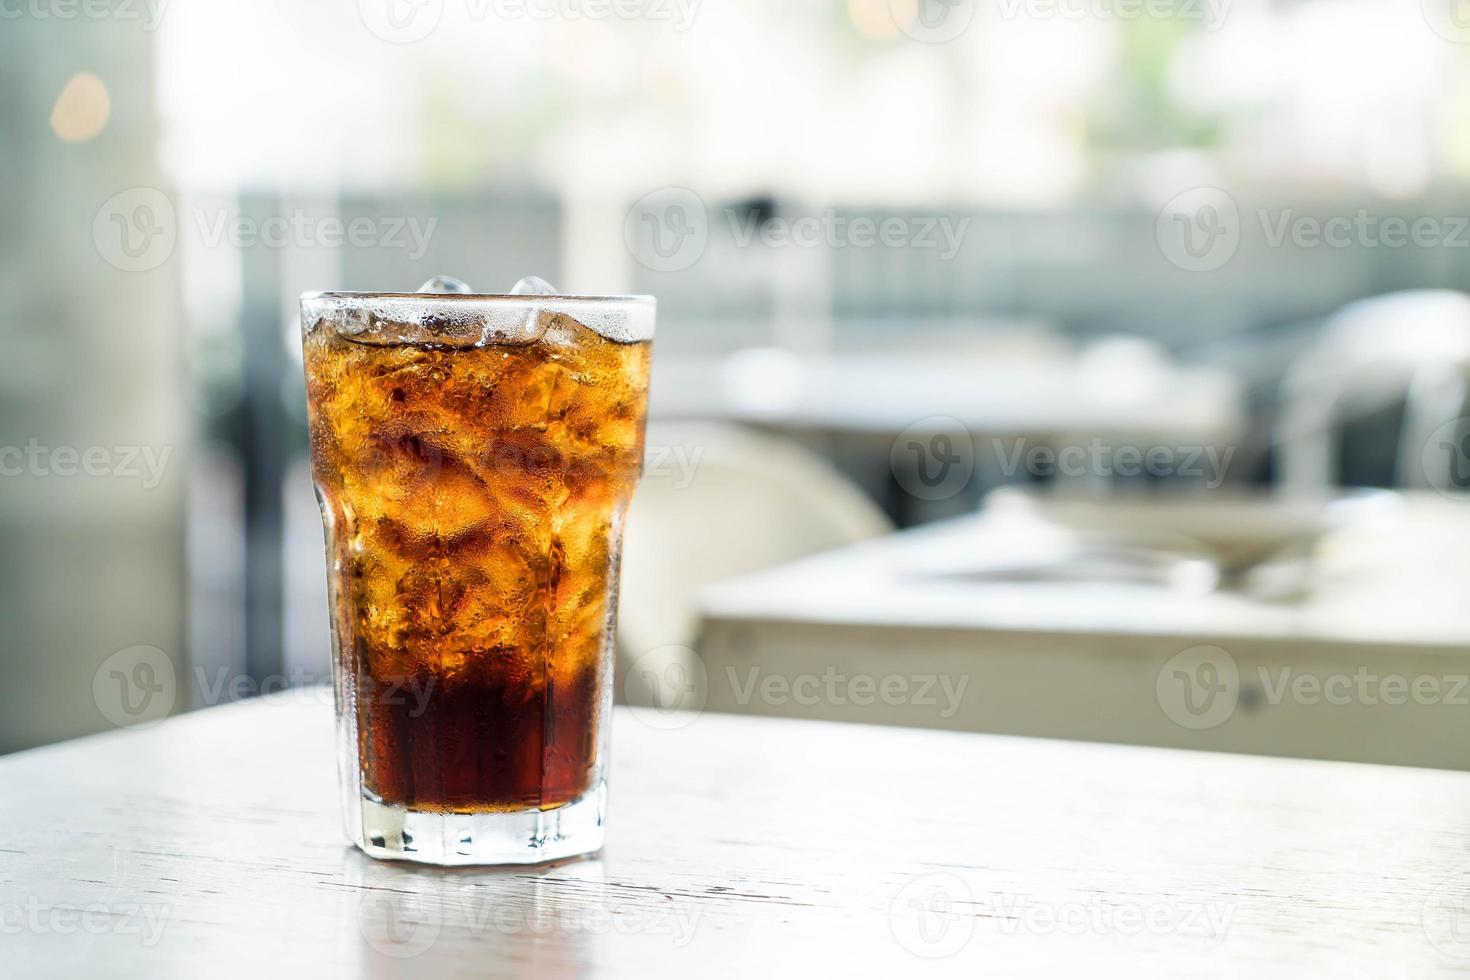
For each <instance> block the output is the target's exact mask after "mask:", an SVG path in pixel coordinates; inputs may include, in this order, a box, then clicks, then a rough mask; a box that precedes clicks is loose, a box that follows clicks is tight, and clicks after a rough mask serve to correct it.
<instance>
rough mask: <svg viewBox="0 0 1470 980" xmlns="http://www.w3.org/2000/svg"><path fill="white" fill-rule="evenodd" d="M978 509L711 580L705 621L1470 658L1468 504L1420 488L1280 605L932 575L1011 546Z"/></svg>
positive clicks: (1339, 548) (1327, 559) (1327, 552)
mask: <svg viewBox="0 0 1470 980" xmlns="http://www.w3.org/2000/svg"><path fill="white" fill-rule="evenodd" d="M1013 531H1014V529H1013V528H1006V527H1000V528H997V527H995V526H993V525H992V524H991V523H990V522H989V521H988V520H987V519H986V518H985V517H983V516H981V515H975V516H971V517H964V518H959V519H955V520H950V521H944V522H940V523H935V524H931V525H925V526H923V527H920V528H917V529H915V530H912V531H907V532H903V533H899V534H895V535H891V536H889V537H885V538H882V539H878V540H875V541H870V542H866V543H864V544H860V545H857V546H854V547H851V548H846V549H842V550H840V551H834V552H828V553H826V554H823V555H817V556H814V557H812V558H808V559H804V560H802V561H798V562H794V563H791V564H789V565H784V566H781V567H779V568H775V569H771V570H768V571H764V572H758V573H755V574H753V575H749V576H744V577H741V578H738V579H733V580H729V581H726V582H721V583H718V584H716V585H712V586H709V587H708V588H706V589H705V590H704V591H703V593H702V594H701V608H702V611H703V613H704V615H705V616H706V618H707V619H711V620H718V621H720V622H726V623H728V622H740V621H761V622H794V623H815V624H823V623H825V624H834V625H835V624H840V625H848V626H863V625H870V626H893V627H903V628H908V629H919V630H938V629H957V630H969V631H976V632H984V631H1003V632H1022V633H1038V634H1041V633H1047V634H1055V633H1060V634H1069V635H1102V636H1108V637H1115V638H1116V637H1124V638H1126V637H1130V636H1144V637H1152V636H1162V635H1168V636H1180V637H1208V638H1212V639H1217V640H1220V641H1226V640H1231V639H1236V638H1246V639H1252V640H1261V639H1264V640H1275V641H1281V642H1283V643H1290V642H1292V641H1322V642H1328V643H1333V644H1337V645H1340V646H1342V647H1343V648H1344V649H1351V648H1352V647H1353V646H1354V645H1357V644H1374V645H1393V646H1401V647H1403V648H1406V649H1417V650H1424V651H1436V650H1446V651H1452V652H1456V653H1461V654H1463V653H1465V652H1466V651H1467V650H1470V619H1467V617H1466V616H1465V614H1464V609H1465V597H1466V595H1467V589H1470V501H1462V500H1450V499H1447V498H1445V497H1442V496H1439V495H1435V494H1430V493H1425V494H1421V495H1417V496H1411V497H1410V498H1408V499H1407V501H1406V506H1405V508H1404V514H1403V518H1402V520H1401V521H1400V522H1397V523H1390V524H1387V525H1384V526H1381V527H1376V528H1372V529H1366V530H1363V531H1360V532H1352V533H1343V534H1339V535H1336V536H1333V537H1330V538H1328V539H1326V540H1324V541H1323V543H1322V545H1321V547H1320V552H1321V557H1320V562H1319V566H1318V571H1317V573H1316V574H1317V578H1316V582H1315V585H1314V587H1313V588H1312V589H1311V590H1310V591H1309V592H1308V593H1307V594H1306V595H1305V596H1304V597H1302V598H1300V599H1298V600H1293V601H1278V600H1270V599H1263V598H1254V597H1252V596H1250V595H1246V594H1242V593H1240V592H1235V591H1230V590H1222V591H1216V592H1211V593H1208V594H1205V595H1189V594H1182V593H1179V592H1176V591H1172V590H1168V589H1163V588H1159V587H1154V586H1141V585H1126V584H1116V585H1112V584H1102V583H1078V582H1020V583H1012V582H1003V581H977V580H973V579H971V580H966V579H964V578H962V577H947V576H944V575H936V574H934V573H936V572H942V571H943V570H945V569H956V568H963V567H964V564H965V562H966V560H967V559H968V558H970V557H981V558H983V557H985V556H986V555H987V554H988V553H989V552H990V551H992V550H997V549H1000V548H1009V547H1013V546H1014V545H1015V543H1016V542H1015V541H1014V540H1012V539H1011V538H1012V534H1013Z"/></svg>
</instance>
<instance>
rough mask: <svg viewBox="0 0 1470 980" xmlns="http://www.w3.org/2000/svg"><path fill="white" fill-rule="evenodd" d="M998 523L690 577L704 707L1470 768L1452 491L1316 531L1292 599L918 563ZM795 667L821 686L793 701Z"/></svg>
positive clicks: (1458, 513)
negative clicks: (1334, 531) (1211, 690)
mask: <svg viewBox="0 0 1470 980" xmlns="http://www.w3.org/2000/svg"><path fill="white" fill-rule="evenodd" d="M996 531H997V529H996V528H993V527H990V526H988V525H987V522H986V520H985V519H984V518H983V517H981V516H978V515H977V516H975V517H967V518H961V519H957V520H952V521H946V522H941V523H936V524H932V525H926V526H924V527H921V528H918V529H916V530H913V531H908V532H903V533H900V534H896V535H892V536H890V537H887V538H883V539H880V540H876V541H872V542H867V543H865V544H862V545H858V546H856V547H853V548H850V549H845V550H842V551H836V552H830V553H828V554H825V555H818V556H815V557H813V558H809V559H806V560H803V561H799V562H796V563H793V564H790V565H786V566H782V567H780V568H776V569H771V570H769V571H765V572H760V573H757V574H754V575H750V576H746V577H743V578H740V579H736V580H731V581H727V582H723V583H719V584H717V585H714V586H711V587H709V588H708V589H706V590H705V591H704V592H703V593H702V595H701V608H702V614H703V626H702V632H701V638H700V642H699V644H698V646H699V655H700V657H701V658H702V663H701V664H700V665H699V666H700V667H701V668H702V671H703V674H702V675H701V676H702V677H707V696H706V692H705V691H700V692H699V694H700V697H701V698H702V703H703V704H705V705H706V706H708V707H711V708H715V709H718V710H724V711H738V712H748V713H753V714H769V715H785V716H795V717H810V718H826V719H830V720H842V721H861V722H881V723H885V724H899V725H920V726H926V727H935V728H951V729H957V730H964V731H981V732H993V733H1002V734H1016V735H1040V736H1048V737H1058V738H1077V739H1095V740H1099V741H1107V742H1125V743H1132V744H1143V745H1158V746H1167V747H1177V748H1199V749H1211V750H1221V751H1229V752H1254V753H1265V754H1273V755H1288V756H1302V757H1309V758H1324V759H1341V760H1347V761H1356V762H1378V763H1393V764H1401V765H1421V766H1435V767H1444V768H1457V769H1470V618H1467V617H1466V615H1465V609H1466V600H1467V596H1470V500H1451V499H1446V498H1444V497H1441V496H1438V495H1435V494H1427V493H1426V494H1423V495H1420V496H1417V497H1410V498H1409V499H1408V500H1407V501H1406V506H1405V508H1404V515H1403V518H1402V520H1401V522H1399V523H1397V524H1392V525H1390V526H1388V527H1385V528H1374V529H1370V530H1365V531H1363V532H1361V533H1354V534H1344V535H1340V536H1338V537H1335V538H1331V539H1329V540H1328V541H1326V542H1325V543H1324V544H1323V546H1322V548H1321V552H1322V553H1321V556H1320V561H1319V569H1318V574H1317V582H1316V585H1315V587H1314V588H1313V589H1312V590H1311V591H1310V593H1309V594H1308V595H1307V596H1305V597H1304V598H1302V599H1300V600H1297V601H1272V600H1266V599H1259V598H1252V597H1250V596H1248V595H1245V594H1240V593H1237V592H1230V591H1222V592H1214V593H1210V594H1206V595H1188V594H1181V593H1179V592H1174V591H1169V590H1166V589H1162V588H1158V587H1153V586H1130V585H1123V584H1117V585H1108V584H1099V583H1087V582H1054V581H1053V582H1006V581H995V580H976V579H973V578H970V579H966V578H964V577H959V576H956V577H947V576H945V575H943V574H931V573H934V572H938V571H941V570H942V569H944V568H947V567H963V566H964V564H965V562H966V561H967V559H969V558H972V557H975V556H979V557H982V558H983V557H984V556H986V555H987V554H989V553H990V551H991V549H996V548H1000V547H1002V545H1001V544H1000V543H999V541H998V538H997V534H996ZM1176 658H1182V660H1181V659H1176ZM1191 658H1193V659H1191ZM1203 661H1209V662H1208V663H1203ZM1180 671H1182V674H1180V673H1178V672H1180ZM833 675H835V676H836V677H837V678H839V679H845V680H840V684H841V685H845V686H840V687H839V689H838V690H839V695H838V696H837V697H832V696H830V695H828V694H827V693H826V692H827V690H828V688H827V686H826V681H825V679H826V678H828V677H831V676H833ZM811 677H816V678H818V679H821V680H823V683H824V686H823V687H822V688H821V689H820V691H819V695H820V696H818V697H816V698H810V697H808V698H805V699H798V698H797V697H796V692H797V688H795V687H793V686H792V685H795V684H799V683H801V682H802V679H806V678H811ZM1196 677H1198V678H1200V679H1201V681H1202V684H1203V682H1209V681H1212V680H1213V682H1214V683H1215V685H1216V686H1220V685H1224V688H1222V696H1221V698H1220V699H1219V701H1220V703H1221V704H1222V705H1223V706H1224V707H1222V708H1221V709H1220V710H1218V711H1215V712H1214V713H1213V714H1211V713H1208V712H1204V713H1201V714H1199V715H1198V716H1195V715H1192V714H1191V713H1190V711H1189V710H1188V709H1187V708H1186V706H1185V705H1184V703H1183V700H1182V699H1183V696H1184V695H1185V694H1186V693H1189V694H1190V695H1191V696H1196V695H1197V696H1198V697H1199V700H1198V701H1197V702H1195V705H1196V706H1200V705H1204V704H1205V701H1204V697H1205V694H1204V688H1203V686H1201V687H1200V688H1199V689H1198V690H1197V691H1196V690H1194V689H1189V691H1188V692H1186V688H1185V687H1184V686H1182V684H1183V682H1184V681H1190V682H1192V679H1193V678H1196ZM854 678H871V679H872V681H871V683H873V684H881V683H883V682H884V681H885V680H890V681H891V682H892V683H894V684H896V685H899V686H905V685H906V687H907V692H908V694H910V695H914V696H907V697H903V698H897V699H893V698H889V699H885V698H883V697H881V696H878V697H873V696H867V697H866V698H864V699H861V700H862V702H863V703H859V700H860V699H857V698H853V697H850V696H847V695H846V694H844V693H843V692H844V691H846V690H847V688H848V687H850V686H851V685H852V684H853V683H854V681H853V679H854ZM930 678H934V679H937V680H936V681H935V682H934V683H933V684H931V685H930V687H929V688H928V693H927V696H926V697H924V698H919V697H917V695H918V693H919V687H920V685H921V684H923V683H924V682H925V681H926V680H927V679H930ZM1181 678H1182V680H1181ZM752 680H755V681H757V682H758V683H757V686H755V687H752V686H751V683H750V682H751V681H752ZM1176 682H1180V683H1179V684H1176ZM767 683H769V684H771V685H773V686H772V687H771V689H770V691H771V692H772V693H770V694H764V693H763V691H762V688H761V687H760V686H759V685H762V684H767ZM946 683H947V684H949V685H950V696H949V697H948V698H946V696H945V694H946V692H945V690H944V687H943V685H944V684H946ZM807 684H808V689H809V690H810V682H809V681H808V682H807ZM961 684H963V685H964V688H963V690H962V691H961V690H960V685H961ZM1415 684H1419V685H1421V686H1420V687H1419V688H1418V689H1417V690H1416V688H1415V687H1414V685H1415ZM1400 685H1403V686H1404V687H1405V688H1406V690H1404V691H1400V689H1399V688H1400ZM895 690H897V688H895ZM955 695H958V696H955ZM1227 703H1228V704H1227Z"/></svg>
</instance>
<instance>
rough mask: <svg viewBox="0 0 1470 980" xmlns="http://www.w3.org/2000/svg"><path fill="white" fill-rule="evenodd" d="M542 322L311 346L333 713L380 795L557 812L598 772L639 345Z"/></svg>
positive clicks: (639, 413) (324, 326) (322, 334)
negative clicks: (503, 335)
mask: <svg viewBox="0 0 1470 980" xmlns="http://www.w3.org/2000/svg"><path fill="white" fill-rule="evenodd" d="M544 316H546V317H547V318H548V319H547V322H546V323H544V324H543V327H544V330H543V332H542V334H541V336H540V337H539V339H537V340H534V341H531V342H528V343H489V344H480V343H475V344H471V345H464V344H458V343H443V344H441V343H435V342H433V341H432V340H430V341H428V342H423V341H419V340H417V339H416V342H411V343H410V342H397V341H394V340H392V339H391V338H393V337H395V336H399V335H401V336H413V335H414V334H413V330H418V331H419V332H420V333H422V330H423V328H422V327H419V326H417V325H415V326H414V327H413V328H409V327H405V328H404V329H403V330H402V331H395V330H393V329H381V327H382V325H381V324H377V325H375V326H376V327H377V328H379V329H375V330H374V331H373V332H371V333H368V334H365V335H363V336H354V335H353V334H352V333H351V332H349V331H344V330H342V329H340V328H338V327H334V326H333V325H332V324H329V323H327V322H325V321H323V322H322V323H319V324H317V325H315V326H313V327H312V328H311V329H309V330H308V333H307V335H306V339H305V341H304V350H305V358H306V377H307V396H308V402H309V408H310V416H311V445H312V463H313V472H314V477H315V482H316V486H317V493H318V497H319V499H320V501H321V506H322V513H323V516H324V519H325V525H326V528H327V537H328V541H327V551H328V563H329V584H330V586H331V589H330V591H331V596H332V612H333V630H334V643H335V656H336V658H337V662H336V667H337V670H336V677H337V685H338V692H337V693H338V706H339V711H343V712H347V713H348V714H349V718H350V720H352V721H353V722H354V723H355V726H356V732H357V741H358V759H359V765H360V767H361V778H362V784H363V788H364V790H365V791H366V792H367V793H369V794H371V795H373V796H375V797H377V798H378V799H380V800H381V801H383V802H385V803H390V804H400V805H404V806H407V807H410V808H412V809H417V810H443V811H460V812H485V811H501V810H520V809H526V808H531V807H540V808H542V809H551V808H554V807H558V806H562V805H564V804H566V803H569V802H571V801H573V800H575V799H577V798H578V797H579V796H581V795H582V794H583V793H585V792H586V791H587V790H589V789H590V788H591V787H592V786H593V784H595V782H596V780H597V778H598V776H599V773H600V772H601V767H602V764H603V759H602V758H601V756H602V754H603V753H604V752H605V745H606V740H605V732H604V728H605V725H604V717H605V715H606V714H607V712H608V711H609V708H610V704H611V677H612V630H613V613H614V610H615V609H616V605H617V568H618V547H619V541H620V537H621V531H622V522H623V515H624V513H625V511H626V509H627V506H628V503H629V500H630V499H631V496H632V492H633V487H634V483H635V482H636V480H637V477H638V472H639V468H640V465H641V461H642V456H643V424H644V405H645V401H646V397H647V386H648V365H649V350H650V345H649V344H648V343H617V342H614V341H610V340H607V339H605V338H603V337H602V336H600V335H598V334H597V333H595V332H593V331H591V330H589V329H587V328H585V327H584V326H582V325H581V324H580V323H578V322H577V321H575V320H573V319H571V318H570V317H567V316H565V315H564V314H554V315H552V314H547V315H544ZM389 327H390V328H391V325H389ZM385 337H387V338H390V339H384V338H385Z"/></svg>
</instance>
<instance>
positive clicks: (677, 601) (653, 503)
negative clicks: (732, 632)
mask: <svg viewBox="0 0 1470 980" xmlns="http://www.w3.org/2000/svg"><path fill="white" fill-rule="evenodd" d="M645 460H646V462H645V467H644V476H643V480H642V482H641V483H640V484H639V488H638V493H637V496H636V497H635V498H634V501H633V506H632V508H631V510H630V512H629V515H628V523H627V530H626V532H625V537H624V543H623V571H622V604H621V607H620V609H619V613H618V617H619V618H618V643H619V646H620V648H621V649H622V650H623V651H624V652H625V653H627V654H629V655H631V656H633V657H637V656H641V655H642V654H644V653H646V652H648V651H649V650H652V649H654V648H656V647H661V646H666V645H673V644H677V645H681V646H689V645H691V644H692V643H693V642H694V640H695V633H696V631H697V629H698V624H699V612H698V608H697V606H696V603H695V594H696V592H697V591H698V590H699V588H700V587H701V586H703V585H704V584H705V583H708V582H712V581H715V580H716V579H722V578H728V577H730V576H732V575H739V574H742V573H745V572H751V571H755V570H757V569H760V568H766V567H769V566H772V565H777V564H780V563H782V562H787V561H792V560H794V559H797V558H802V557H805V556H806V555H810V554H814V553H816V552H819V551H826V550H828V549H831V548H837V547H841V546H843V545H848V544H852V543H855V542H857V541H862V540H864V539H867V538H872V537H877V536H878V535H881V534H884V533H887V532H888V531H890V530H892V525H891V524H890V523H889V521H888V519H887V518H886V517H885V516H884V515H883V513H882V511H880V510H879V509H878V507H877V505H876V504H874V503H873V501H872V500H870V499H869V498H868V497H867V495H866V494H864V493H863V492H862V491H861V490H859V489H858V488H857V487H855V486H854V485H853V484H851V483H850V482H848V480H847V479H846V478H845V477H844V476H843V475H842V474H840V473H838V472H837V471H836V470H834V469H833V468H832V467H831V466H829V465H828V464H827V463H826V462H824V461H823V460H821V459H819V458H818V457H816V456H814V455H812V454H811V453H809V452H807V451H806V450H805V449H803V448H802V447H801V446H799V445H796V444H795V443H793V442H791V441H789V440H787V439H783V438H780V437H777V436H773V435H768V434H765V433H760V432H755V431H752V430H747V429H740V428H735V427H732V426H724V425H715V424H705V423H663V424H657V423H655V424H651V425H650V426H649V429H648V439H647V454H646V456H645Z"/></svg>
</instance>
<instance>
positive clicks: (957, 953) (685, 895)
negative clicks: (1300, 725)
mask: <svg viewBox="0 0 1470 980" xmlns="http://www.w3.org/2000/svg"><path fill="white" fill-rule="evenodd" d="M647 717H649V718H650V719H651V721H652V722H653V724H649V723H648V722H646V721H642V720H640V717H639V716H635V715H633V714H632V713H630V712H628V711H625V710H623V709H619V716H618V718H617V720H616V725H615V731H614V745H615V750H614V761H613V772H612V788H613V804H612V810H611V814H610V833H609V837H608V844H607V848H606V850H605V852H604V853H603V854H602V855H601V856H600V857H597V858H593V859H587V860H580V861H573V862H569V863H565V864H562V865H560V866H554V867H545V868H533V869H514V870H489V869H484V870H481V869H468V870H465V869H461V870H455V871H443V870H435V869H429V868H418V867H414V866H410V865H394V864H380V863H376V862H374V861H372V860H370V859H368V858H365V857H363V856H362V855H360V854H359V853H357V852H356V851H355V850H352V849H351V848H349V847H347V846H346V845H345V844H344V843H343V839H342V837H341V836H340V833H339V830H338V814H337V803H336V785H335V781H336V775H335V772H334V766H333V753H332V732H331V711H330V708H329V706H328V705H327V704H326V702H325V699H324V697H323V695H321V694H320V693H319V692H317V693H305V694H303V693H294V694H292V695H290V701H289V702H286V703H282V702H280V701H277V702H276V703H263V702H259V701H256V702H249V703H242V704H238V705H233V706H229V707H223V708H214V709H209V710H206V711H202V712H198V713H196V714H192V715H187V716H183V717H180V718H176V719H172V720H170V721H167V722H165V723H163V724H162V725H160V726H158V727H155V728H151V729H148V730H145V731H122V732H116V733H110V734H106V735H101V736H95V737H92V738H89V739H84V740H81V741H77V742H72V743H67V744H62V745H57V746H52V747H49V748H44V749H38V750H34V751H31V752H26V753H22V754H18V755H14V756H10V757H7V758H3V759H0V780H3V785H4V786H5V787H6V793H5V794H4V795H3V797H0V827H3V828H4V840H3V841H0V935H3V940H0V950H3V965H0V974H3V975H5V976H14V977H26V978H48V977H58V978H61V977H65V978H73V977H78V976H105V977H174V976H177V977H196V976H198V977H211V978H215V977H256V978H258V977H284V976H304V977H342V976H352V975H360V976H373V977H397V976H404V977H415V978H417V977H437V976H445V977H499V976H507V977H509V976H516V977H532V976H548V977H563V976H575V977H594V976H619V977H651V976H660V977H698V978H704V977H726V976H728V977H749V976H817V977H827V976H873V977H884V978H893V977H909V976H956V977H965V978H974V977H980V976H1006V977H1010V976H1043V977H1054V976H1076V975H1083V974H1086V975H1088V976H1099V975H1100V976H1128V977H1137V976H1159V977H1176V976H1240V975H1243V974H1249V975H1251V976H1254V977H1272V976H1280V977H1291V978H1297V977H1302V976H1334V977H1338V976H1344V977H1345V976H1364V977H1374V978H1384V977H1416V978H1419V977H1428V976H1436V975H1441V974H1444V975H1449V974H1453V973H1464V972H1470V929H1467V925H1470V821H1467V819H1466V815H1467V814H1470V775H1466V774H1462V773H1450V772H1438V771H1428V770H1414V769H1393V768H1380V767H1373V766H1364V765H1353V764H1347V763H1330V762H1310V761H1299V760H1285V759H1265V758H1253V757H1245V756H1231V755H1221V754H1197V753H1189V752H1181V751H1174V750H1163V749H1141V748H1129V747H1119V746H1101V745H1089V744H1082V743H1067V742H1057V741H1034V740H1027V739H1014V738H1004V737H996V736H984V735H971V734H962V733H947V732H935V731H919V730H913V729H899V728H877V727H866V726H855V725H838V724H831V723H822V722H804V721H793V720H777V719H755V718H740V717H733V716H728V715H717V714H712V713H706V714H703V715H699V716H689V715H673V714H662V713H655V714H653V715H651V716H647Z"/></svg>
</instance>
